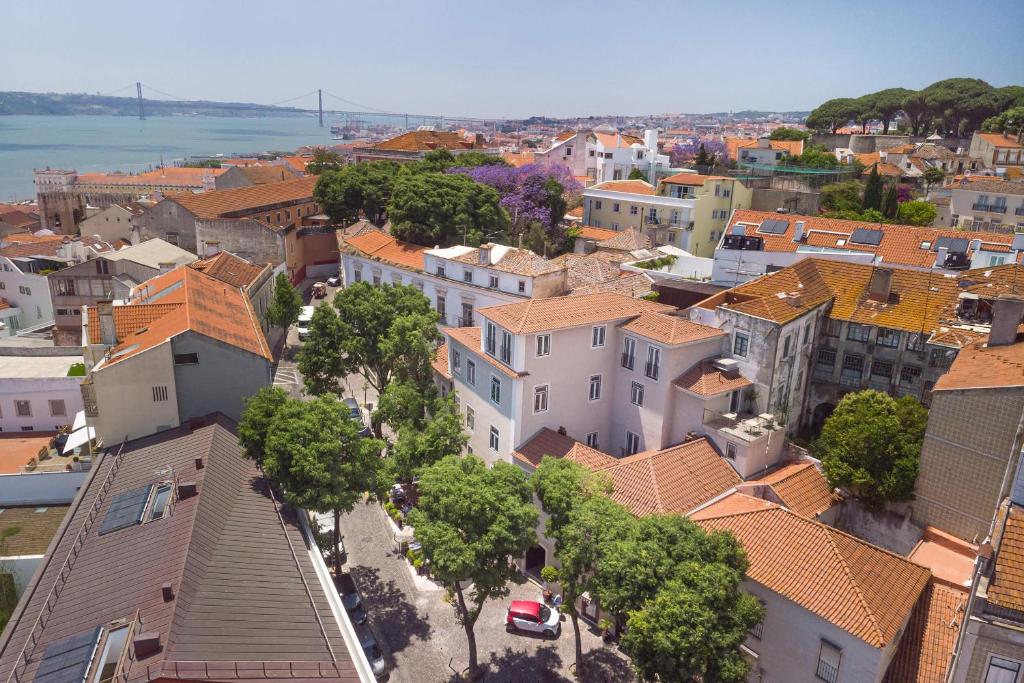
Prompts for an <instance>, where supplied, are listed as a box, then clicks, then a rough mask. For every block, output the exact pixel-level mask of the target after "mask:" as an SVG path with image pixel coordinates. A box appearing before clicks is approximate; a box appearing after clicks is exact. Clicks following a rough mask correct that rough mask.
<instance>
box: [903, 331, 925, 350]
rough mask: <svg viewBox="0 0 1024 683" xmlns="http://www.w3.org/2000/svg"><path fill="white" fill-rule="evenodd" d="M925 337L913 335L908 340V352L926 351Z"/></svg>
mask: <svg viewBox="0 0 1024 683" xmlns="http://www.w3.org/2000/svg"><path fill="white" fill-rule="evenodd" d="M924 342H925V336H924V335H923V334H912V335H910V337H909V338H908V339H907V351H924Z"/></svg>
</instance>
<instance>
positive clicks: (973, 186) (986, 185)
mask: <svg viewBox="0 0 1024 683" xmlns="http://www.w3.org/2000/svg"><path fill="white" fill-rule="evenodd" d="M964 189H966V190H969V191H971V192H991V193H992V194H1013V195H1020V194H1024V183H1022V182H1017V181H1013V180H1004V179H1002V178H993V177H991V176H967V177H966V178H963V179H962V180H960V181H958V182H955V183H953V184H952V185H950V186H949V190H950V191H951V192H956V191H957V190H964ZM1011 208H1012V207H1011Z"/></svg>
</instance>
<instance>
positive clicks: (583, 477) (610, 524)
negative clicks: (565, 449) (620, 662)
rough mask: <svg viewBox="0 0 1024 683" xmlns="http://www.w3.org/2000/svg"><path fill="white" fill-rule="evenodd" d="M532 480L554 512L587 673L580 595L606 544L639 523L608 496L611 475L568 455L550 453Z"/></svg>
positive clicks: (550, 527) (565, 586) (551, 534)
mask: <svg viewBox="0 0 1024 683" xmlns="http://www.w3.org/2000/svg"><path fill="white" fill-rule="evenodd" d="M530 486H531V487H532V488H533V491H534V493H536V494H537V498H538V499H539V500H540V502H541V506H542V508H543V509H544V512H545V513H546V514H547V515H548V521H547V525H546V528H545V534H546V535H547V537H548V538H550V539H552V540H553V541H554V542H555V557H557V558H558V561H559V564H560V566H559V567H558V568H557V569H556V572H555V573H556V580H557V581H558V582H559V583H560V584H561V586H562V597H563V598H564V600H563V602H562V610H563V611H564V612H567V613H568V614H569V618H570V620H571V621H572V630H573V635H574V636H575V638H576V673H577V675H578V676H582V675H583V645H582V642H581V640H580V624H579V614H578V613H577V611H576V601H577V600H578V599H579V597H580V596H581V595H582V594H583V593H585V592H586V591H588V590H591V588H592V586H591V585H590V584H591V580H592V579H593V577H594V574H595V572H596V571H597V563H598V560H599V559H600V557H601V551H602V548H603V547H604V546H605V544H606V543H607V542H608V540H609V539H615V540H618V539H620V538H622V537H624V536H625V535H626V533H627V530H628V529H629V527H630V525H631V524H632V523H633V517H632V515H630V514H629V511H628V510H626V509H625V508H624V507H622V506H621V505H619V504H618V503H616V502H614V501H612V500H609V499H608V498H607V497H605V496H606V495H607V494H609V493H611V485H610V482H609V481H608V479H607V478H606V477H604V476H601V475H596V474H594V473H592V472H590V471H589V470H587V469H586V468H584V467H583V466H581V465H579V464H578V463H575V462H573V461H571V460H565V459H564V458H552V457H548V456H545V457H544V458H543V459H542V460H541V463H540V466H539V467H537V470H536V471H535V472H534V473H533V476H531V477H530Z"/></svg>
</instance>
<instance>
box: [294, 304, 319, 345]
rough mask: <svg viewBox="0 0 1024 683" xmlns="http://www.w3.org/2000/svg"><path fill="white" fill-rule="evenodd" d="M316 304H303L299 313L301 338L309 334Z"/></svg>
mask: <svg viewBox="0 0 1024 683" xmlns="http://www.w3.org/2000/svg"><path fill="white" fill-rule="evenodd" d="M315 309H316V307H315V306H303V307H302V311H301V312H300V313H299V320H298V328H299V339H305V338H306V337H307V336H308V335H309V323H310V322H311V321H312V320H313V311H314V310H315Z"/></svg>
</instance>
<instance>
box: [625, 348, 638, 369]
mask: <svg viewBox="0 0 1024 683" xmlns="http://www.w3.org/2000/svg"><path fill="white" fill-rule="evenodd" d="M635 362H636V356H634V355H632V354H629V353H625V352H624V353H623V354H622V367H624V368H626V369H627V370H632V369H633V363H635Z"/></svg>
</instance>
